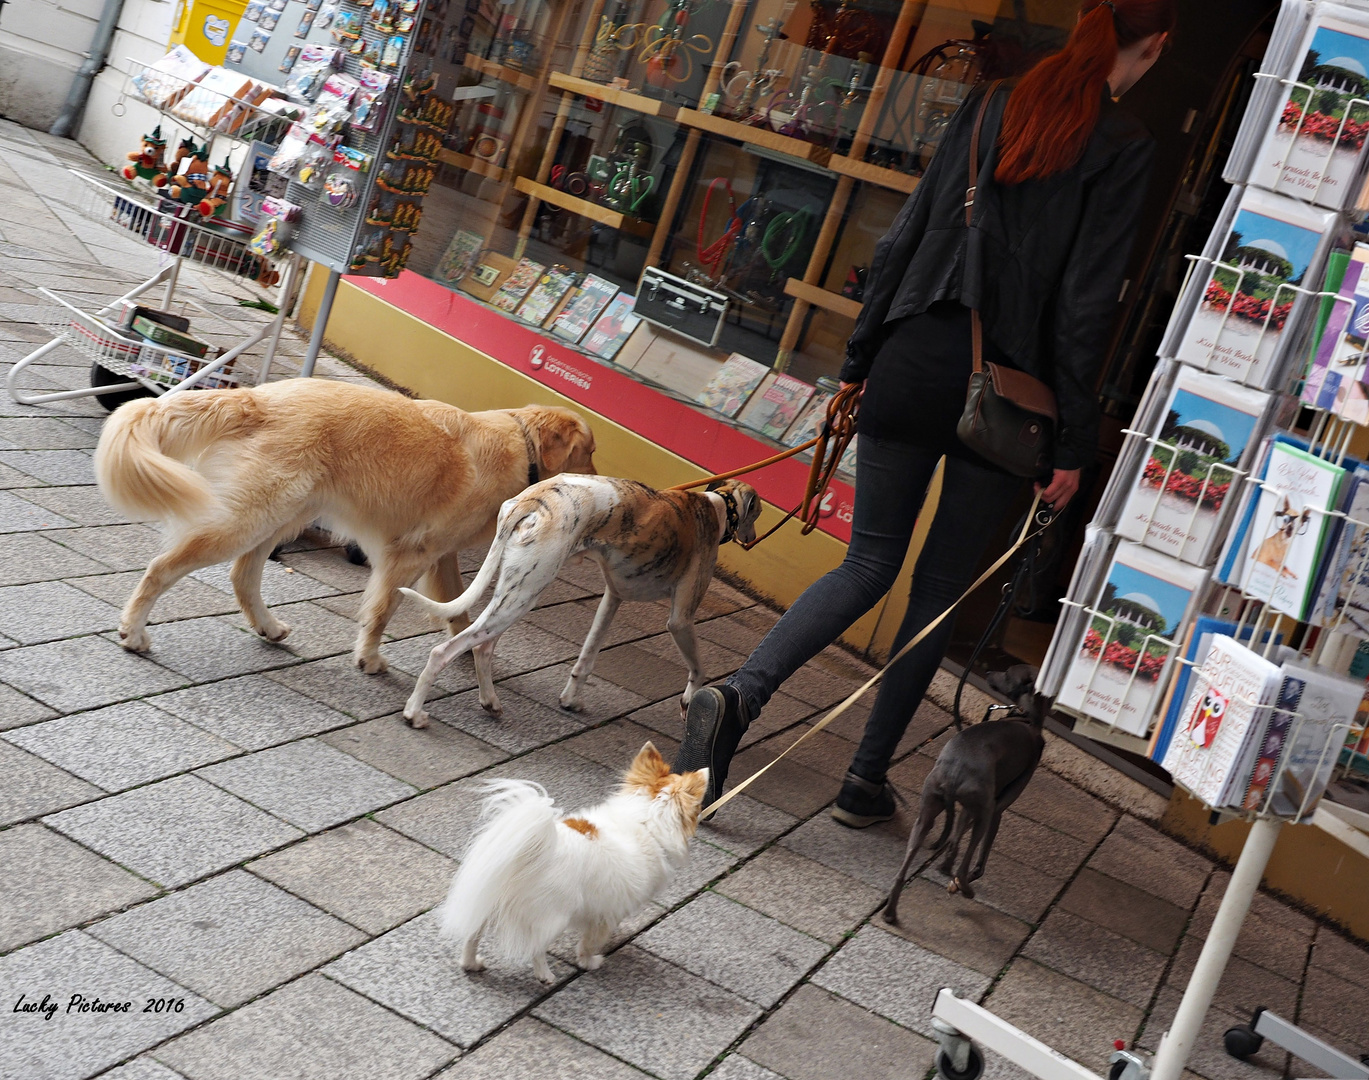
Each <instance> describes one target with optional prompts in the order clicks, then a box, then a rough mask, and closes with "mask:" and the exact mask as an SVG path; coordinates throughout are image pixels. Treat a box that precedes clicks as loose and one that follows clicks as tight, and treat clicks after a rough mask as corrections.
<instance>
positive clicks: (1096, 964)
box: [1022, 911, 1169, 1009]
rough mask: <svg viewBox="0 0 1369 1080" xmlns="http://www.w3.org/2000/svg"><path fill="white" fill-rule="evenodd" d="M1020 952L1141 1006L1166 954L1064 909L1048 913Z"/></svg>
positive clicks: (1155, 983)
mask: <svg viewBox="0 0 1369 1080" xmlns="http://www.w3.org/2000/svg"><path fill="white" fill-rule="evenodd" d="M1022 955H1023V956H1027V957H1030V958H1031V959H1033V960H1035V961H1037V963H1040V964H1043V965H1044V966H1046V967H1048V968H1052V969H1053V970H1055V971H1058V972H1060V973H1061V974H1062V975H1068V976H1070V977H1071V978H1074V979H1078V980H1079V981H1080V982H1082V983H1084V984H1086V985H1088V986H1092V987H1094V988H1095V989H1097V990H1102V991H1103V992H1104V993H1105V994H1111V995H1112V996H1113V997H1115V998H1120V999H1121V1000H1122V1001H1125V1002H1127V1003H1128V1004H1131V1005H1135V1006H1136V1007H1137V1008H1140V1009H1144V1008H1146V1007H1147V1006H1148V1005H1149V1004H1150V1000H1151V996H1152V995H1153V994H1154V993H1155V988H1156V986H1158V985H1159V983H1160V977H1161V976H1162V975H1163V974H1164V971H1165V967H1166V966H1167V965H1168V963H1169V957H1168V956H1166V955H1165V954H1163V953H1158V952H1154V951H1152V950H1151V949H1147V948H1146V947H1145V946H1144V945H1141V944H1138V943H1137V942H1135V941H1132V940H1131V939H1130V938H1126V937H1123V936H1122V935H1121V934H1114V933H1113V932H1112V931H1110V930H1104V929H1103V928H1102V927H1101V926H1095V925H1094V924H1093V923H1091V922H1089V921H1088V920H1086V919H1081V918H1080V917H1079V916H1077V915H1071V914H1070V913H1069V912H1068V911H1055V912H1052V913H1051V914H1050V915H1049V916H1047V918H1046V921H1045V922H1043V923H1042V924H1041V928H1040V929H1039V930H1038V932H1037V933H1036V934H1034V935H1033V936H1032V939H1031V941H1030V942H1029V943H1028V944H1027V947H1026V948H1025V949H1023V950H1022Z"/></svg>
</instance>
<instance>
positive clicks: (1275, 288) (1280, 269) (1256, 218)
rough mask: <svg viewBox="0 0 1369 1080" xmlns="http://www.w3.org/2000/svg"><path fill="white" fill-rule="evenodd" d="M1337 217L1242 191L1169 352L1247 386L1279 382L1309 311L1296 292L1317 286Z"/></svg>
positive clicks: (1307, 298) (1197, 278) (1197, 277)
mask: <svg viewBox="0 0 1369 1080" xmlns="http://www.w3.org/2000/svg"><path fill="white" fill-rule="evenodd" d="M1336 220H1337V215H1336V214H1335V213H1334V212H1333V211H1330V210H1321V209H1317V208H1315V207H1311V206H1308V205H1307V204H1305V203H1301V202H1298V201H1296V200H1294V199H1290V198H1287V197H1285V196H1282V195H1274V194H1271V193H1270V192H1267V191H1261V190H1259V189H1257V188H1246V189H1245V190H1244V192H1243V193H1242V194H1241V197H1240V203H1239V206H1238V208H1237V210H1236V213H1235V215H1234V217H1233V218H1232V220H1231V223H1230V225H1229V226H1227V227H1226V228H1225V229H1224V230H1223V232H1222V233H1221V234H1219V237H1220V243H1219V244H1218V245H1217V250H1216V254H1215V255H1214V256H1213V260H1214V261H1213V262H1212V263H1210V264H1203V263H1200V264H1199V266H1200V267H1203V269H1202V270H1201V271H1200V272H1197V273H1195V274H1194V275H1193V276H1192V277H1191V278H1190V280H1189V288H1188V289H1187V290H1186V293H1187V300H1186V301H1185V300H1184V299H1181V302H1180V306H1181V307H1183V309H1184V310H1185V312H1186V315H1187V318H1186V322H1185V323H1184V324H1183V330H1182V333H1179V334H1177V335H1176V336H1175V340H1174V341H1173V342H1172V344H1173V345H1174V347H1175V351H1174V355H1175V356H1176V357H1177V358H1178V359H1180V360H1182V361H1183V362H1184V363H1186V364H1192V365H1193V366H1194V367H1197V368H1201V369H1203V370H1205V371H1210V372H1212V373H1213V374H1216V375H1225V376H1226V377H1227V378H1229V379H1234V380H1235V381H1237V382H1243V383H1245V384H1247V385H1249V386H1255V387H1261V388H1263V387H1269V386H1273V385H1276V384H1277V383H1279V381H1280V380H1281V379H1282V377H1283V374H1284V372H1285V371H1286V370H1287V367H1288V363H1289V361H1290V360H1291V357H1292V356H1293V354H1294V353H1295V351H1296V347H1297V344H1298V342H1299V339H1300V332H1301V331H1302V330H1303V329H1304V328H1305V325H1306V320H1307V318H1308V317H1309V314H1312V313H1314V312H1315V307H1316V305H1315V304H1313V303H1312V301H1313V300H1315V299H1316V296H1315V293H1313V292H1310V291H1308V292H1303V291H1301V287H1302V286H1303V285H1304V284H1306V285H1307V286H1308V288H1309V289H1311V288H1314V287H1315V286H1316V285H1320V283H1321V273H1322V264H1323V262H1324V261H1325V258H1326V254H1327V252H1328V251H1329V250H1330V247H1331V244H1332V242H1333V240H1334V239H1335V232H1336V230H1335V229H1334V228H1333V227H1332V226H1333V225H1334V224H1335V222H1336ZM1210 248H1211V246H1210ZM1195 287H1196V288H1195Z"/></svg>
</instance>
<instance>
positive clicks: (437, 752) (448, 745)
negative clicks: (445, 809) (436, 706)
mask: <svg viewBox="0 0 1369 1080" xmlns="http://www.w3.org/2000/svg"><path fill="white" fill-rule="evenodd" d="M322 741H323V742H325V743H327V744H328V745H329V746H332V747H334V748H335V749H338V750H341V751H342V752H343V753H344V754H350V755H351V756H352V757H354V758H357V759H359V760H361V761H365V762H367V763H368V764H371V765H374V766H375V767H376V768H377V769H380V770H382V771H384V772H387V773H389V774H390V775H391V776H393V777H396V778H398V779H400V780H403V781H404V782H405V783H406V784H412V785H413V786H414V787H416V788H418V789H419V790H420V791H426V790H428V789H429V788H434V787H437V786H438V785H439V784H445V783H447V782H449V781H451V780H457V779H460V778H461V777H463V776H468V775H469V774H471V773H473V772H479V771H480V770H481V769H484V768H486V767H488V766H490V765H493V764H494V763H495V762H496V761H503V760H504V759H505V758H507V757H508V754H506V753H505V752H504V751H502V750H500V749H498V748H497V747H494V746H490V745H489V744H488V743H482V742H481V741H480V740H478V739H473V738H471V737H470V736H469V735H467V734H465V733H464V732H461V731H457V730H456V729H455V728H451V727H448V726H447V725H446V724H431V725H429V726H428V727H426V728H423V729H421V730H415V729H414V728H411V727H409V726H408V725H407V724H406V723H405V722H404V717H403V716H402V715H401V714H399V713H396V714H395V715H394V716H382V717H379V718H378V719H375V720H367V721H365V722H364V723H360V724H356V725H354V726H352V727H348V728H343V729H342V730H340V731H334V732H332V733H330V734H328V735H325V736H323V739H322Z"/></svg>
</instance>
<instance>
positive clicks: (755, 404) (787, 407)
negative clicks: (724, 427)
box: [737, 372, 816, 439]
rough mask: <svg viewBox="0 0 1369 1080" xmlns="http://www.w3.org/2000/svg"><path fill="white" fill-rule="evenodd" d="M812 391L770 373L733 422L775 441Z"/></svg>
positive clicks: (781, 373)
mask: <svg viewBox="0 0 1369 1080" xmlns="http://www.w3.org/2000/svg"><path fill="white" fill-rule="evenodd" d="M815 391H816V388H815V387H813V386H810V385H809V384H808V383H806V382H804V381H803V380H802V379H796V378H794V377H793V376H792V375H785V374H784V373H783V372H772V373H771V374H770V375H767V376H766V379H765V381H764V382H763V383H762V384H761V386H760V389H758V390H757V391H756V393H754V394H753V395H752V396H751V400H750V401H748V402H747V403H746V408H744V409H742V411H741V412H740V413H739V414H738V415H737V421H738V422H739V423H740V424H741V425H742V427H746V428H750V429H751V430H752V431H759V432H760V433H761V434H762V435H766V436H769V437H770V438H772V439H778V438H779V437H780V436H781V435H783V434H784V433H785V432H786V431H788V430H789V428H790V426H791V425H792V424H793V423H794V421H795V420H796V419H797V418H798V415H799V413H800V412H802V411H803V407H804V406H805V405H807V404H808V399H809V398H811V397H812V396H813V394H814V393H815Z"/></svg>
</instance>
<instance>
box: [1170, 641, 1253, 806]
mask: <svg viewBox="0 0 1369 1080" xmlns="http://www.w3.org/2000/svg"><path fill="white" fill-rule="evenodd" d="M1278 689H1279V666H1278V665H1277V664H1275V663H1273V662H1271V661H1269V660H1266V659H1265V658H1264V657H1263V656H1260V655H1259V653H1256V652H1254V651H1253V650H1251V649H1249V648H1247V647H1246V646H1244V645H1242V644H1241V643H1240V642H1239V641H1236V640H1235V639H1234V638H1231V637H1228V636H1227V635H1225V634H1216V635H1214V636H1213V638H1212V645H1211V647H1210V648H1209V649H1208V652H1207V656H1206V657H1205V658H1204V660H1203V663H1202V665H1201V666H1200V667H1199V668H1198V669H1197V670H1195V671H1194V672H1193V677H1192V679H1191V680H1190V682H1189V685H1188V697H1187V698H1186V699H1185V701H1184V705H1183V708H1182V709H1181V710H1180V713H1179V724H1178V729H1177V730H1176V731H1175V732H1174V735H1173V738H1172V739H1171V740H1170V744H1169V749H1168V750H1167V751H1166V753H1165V756H1164V759H1163V761H1162V762H1161V765H1162V766H1163V768H1164V769H1165V770H1166V771H1167V772H1168V773H1169V775H1170V776H1171V777H1173V778H1174V782H1175V783H1176V784H1178V785H1180V786H1181V787H1183V788H1184V789H1185V790H1187V791H1188V792H1190V793H1191V794H1192V795H1193V796H1194V797H1196V798H1198V799H1200V800H1201V801H1202V802H1204V803H1206V804H1207V805H1208V806H1211V807H1214V808H1215V807H1222V806H1227V805H1233V804H1234V805H1239V804H1240V801H1241V800H1242V799H1243V798H1244V796H1245V789H1246V782H1247V780H1248V778H1249V775H1250V774H1249V773H1248V772H1247V771H1246V769H1245V766H1246V765H1247V764H1251V763H1252V758H1253V755H1254V752H1255V750H1256V749H1258V748H1259V746H1260V745H1261V741H1262V740H1263V738H1264V732H1265V726H1266V725H1267V723H1268V721H1269V712H1270V708H1271V706H1272V705H1273V703H1274V699H1275V696H1276V694H1277V693H1278Z"/></svg>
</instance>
